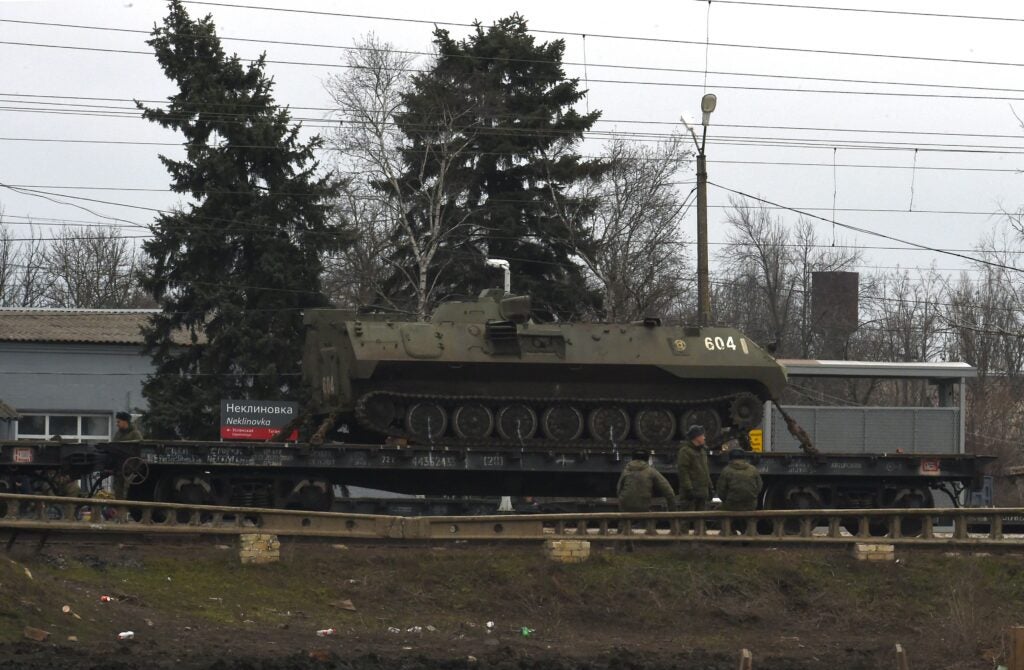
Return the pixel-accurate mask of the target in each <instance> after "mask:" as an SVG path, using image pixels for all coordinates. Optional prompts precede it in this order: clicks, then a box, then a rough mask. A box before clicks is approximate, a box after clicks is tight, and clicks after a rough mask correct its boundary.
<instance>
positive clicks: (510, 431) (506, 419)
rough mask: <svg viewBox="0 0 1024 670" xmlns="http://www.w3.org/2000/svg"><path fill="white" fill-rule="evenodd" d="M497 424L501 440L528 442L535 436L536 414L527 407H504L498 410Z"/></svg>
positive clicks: (517, 405) (521, 405) (519, 405)
mask: <svg viewBox="0 0 1024 670" xmlns="http://www.w3.org/2000/svg"><path fill="white" fill-rule="evenodd" d="M497 423H498V435H501V439H503V440H517V441H520V440H529V439H531V438H532V437H533V436H534V435H536V434H537V413H536V412H534V411H533V408H532V407H530V406H529V405H523V404H518V403H517V404H515V405H505V406H504V407H502V408H501V409H499V410H498V421H497Z"/></svg>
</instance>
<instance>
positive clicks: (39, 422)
mask: <svg viewBox="0 0 1024 670" xmlns="http://www.w3.org/2000/svg"><path fill="white" fill-rule="evenodd" d="M17 424H18V427H17V433H16V435H15V437H16V438H17V439H19V440H48V439H50V438H51V437H53V436H54V435H60V436H61V437H62V438H64V439H65V440H109V439H110V416H109V415H105V414H22V415H21V418H20V419H18V421H17Z"/></svg>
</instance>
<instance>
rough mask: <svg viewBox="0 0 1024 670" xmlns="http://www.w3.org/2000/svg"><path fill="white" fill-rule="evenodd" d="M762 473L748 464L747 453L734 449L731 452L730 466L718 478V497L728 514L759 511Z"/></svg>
mask: <svg viewBox="0 0 1024 670" xmlns="http://www.w3.org/2000/svg"><path fill="white" fill-rule="evenodd" d="M762 486H763V484H762V482H761V473H760V472H758V471H757V468H755V467H754V466H753V465H751V464H750V463H749V462H747V452H745V451H743V450H742V449H733V450H731V451H730V452H729V465H727V466H725V469H724V470H722V474H721V475H719V476H718V487H717V488H718V496H719V497H720V498H721V499H722V507H721V509H722V510H724V511H728V512H752V511H754V510H755V509H757V498H758V496H760V495H761V487H762Z"/></svg>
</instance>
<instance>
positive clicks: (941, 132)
mask: <svg viewBox="0 0 1024 670" xmlns="http://www.w3.org/2000/svg"><path fill="white" fill-rule="evenodd" d="M1022 90H1024V89H1022ZM0 97H4V98H12V97H20V98H47V99H55V100H95V101H101V102H129V103H133V105H134V102H135V99H133V98H111V97H96V96H76V95H57V94H33V93H8V92H0ZM12 102H18V104H28V103H22V102H21V101H12ZM139 102H141V103H144V104H147V105H166V104H167V100H148V99H140V100H139ZM40 104H52V105H57V104H62V103H40ZM76 105H77V106H89V107H92V106H93V105H85V104H84V103H76ZM227 105H230V106H232V107H254V108H256V107H261V105H256V104H255V103H254V104H252V105H246V104H244V103H241V102H238V103H235V102H231V103H213V102H207V103H202V104H196V105H194V109H196V110H205V111H208V110H211V109H215V108H217V107H223V106H227ZM96 107H101V108H106V107H104V106H99V105H96ZM288 108H289V109H302V110H308V111H317V112H333V113H339V112H340V113H344V112H350V111H352V110H347V109H345V108H342V107H304V106H299V105H289V106H288ZM111 109H119V110H128V111H138V110H137V109H136V108H135V107H134V106H128V107H111ZM372 111H381V110H372ZM300 118H313V117H300ZM488 118H498V119H502V118H510V119H511V118H515V119H519V118H524V117H523V116H522V115H516V114H496V115H492V116H489V117H488ZM525 118H532V117H530V116H526V117H525ZM321 120H322V119H321ZM595 123H601V124H605V123H609V124H618V123H629V124H638V125H663V126H679V125H680V122H679V121H678V120H673V121H656V120H651V119H605V118H599V119H597V120H596V121H595ZM714 127H716V128H745V129H757V130H801V131H810V132H836V133H866V134H872V133H877V134H889V135H893V134H894V135H939V136H943V137H983V138H989V139H1021V138H1022V135H1021V134H1019V133H1018V134H1014V135H1007V134H994V133H969V132H953V131H948V130H896V129H892V128H835V127H831V128H822V127H816V126H775V125H765V124H737V123H718V122H716V123H715V124H714ZM915 146H916V145H915Z"/></svg>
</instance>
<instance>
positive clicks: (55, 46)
mask: <svg viewBox="0 0 1024 670" xmlns="http://www.w3.org/2000/svg"><path fill="white" fill-rule="evenodd" d="M0 44H6V45H9V46H23V47H34V48H45V49H67V50H72V51H87V52H94V53H111V54H130V55H139V56H152V55H153V54H152V53H151V52H148V51H136V50H132V49H111V48H103V47H85V46H72V45H62V44H43V43H38V42H15V41H10V40H7V41H0ZM719 46H737V45H719ZM759 48H768V47H759ZM771 48H773V49H784V50H794V49H789V48H785V47H771ZM799 51H802V52H808V53H841V52H825V51H820V50H811V49H801V50H799ZM847 53H848V55H872V54H855V53H854V52H847ZM873 55H875V56H882V55H881V54H873ZM882 57H885V58H913V59H917V60H926V61H939V62H971V63H976V64H984V65H1007V66H1014V67H1024V63H994V62H992V63H986V62H983V61H956V60H952V59H945V58H924V57H920V56H882ZM242 60H250V61H254V60H256V59H254V58H246V59H242ZM265 62H266V63H272V64H274V65H293V66H303V67H331V68H342V69H344V68H348V67H351V66H348V65H345V64H340V63H318V62H312V61H290V60H272V59H266V60H265ZM409 71H410V72H425V70H409ZM741 76H743V75H741ZM746 76H761V75H746ZM764 76H768V77H773V76H776V75H764ZM798 78H800V79H805V77H798ZM588 82H589V83H590V84H595V83H597V84H625V85H637V86H667V87H677V88H704V84H702V83H688V82H674V81H649V80H635V79H595V78H593V77H591V78H590V79H589V80H588ZM879 83H883V84H884V83H885V82H879ZM893 85H897V84H893ZM899 85H906V86H933V85H931V84H899ZM934 86H936V87H940V88H950V87H945V86H942V85H941V84H936V85H934ZM714 88H715V89H723V90H735V91H756V92H772V93H814V94H824V95H867V96H883V97H903V98H940V99H950V100H1001V101H1010V102H1021V101H1024V97H1014V96H1005V95H1004V96H1000V95H959V94H952V93H910V92H905V91H852V90H842V89H814V88H789V87H781V86H737V85H730V84H715V85H714ZM956 88H964V87H956ZM982 90H993V89H984V88H983V89H982Z"/></svg>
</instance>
